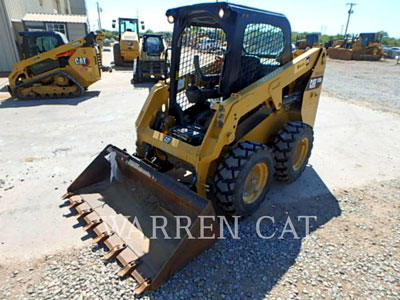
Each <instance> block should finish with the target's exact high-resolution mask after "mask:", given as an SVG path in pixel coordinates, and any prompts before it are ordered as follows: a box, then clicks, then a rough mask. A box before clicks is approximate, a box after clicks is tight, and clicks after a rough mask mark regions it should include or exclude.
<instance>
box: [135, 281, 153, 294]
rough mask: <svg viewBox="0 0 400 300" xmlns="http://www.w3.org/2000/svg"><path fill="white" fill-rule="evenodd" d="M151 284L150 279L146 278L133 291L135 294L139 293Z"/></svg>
mask: <svg viewBox="0 0 400 300" xmlns="http://www.w3.org/2000/svg"><path fill="white" fill-rule="evenodd" d="M150 284H151V280H150V279H149V278H146V279H145V280H144V281H143V282H142V283H141V284H140V285H139V286H138V287H137V288H136V289H135V291H134V293H135V294H137V295H140V294H142V293H144V292H145V291H146V290H147V289H148V288H149V287H150Z"/></svg>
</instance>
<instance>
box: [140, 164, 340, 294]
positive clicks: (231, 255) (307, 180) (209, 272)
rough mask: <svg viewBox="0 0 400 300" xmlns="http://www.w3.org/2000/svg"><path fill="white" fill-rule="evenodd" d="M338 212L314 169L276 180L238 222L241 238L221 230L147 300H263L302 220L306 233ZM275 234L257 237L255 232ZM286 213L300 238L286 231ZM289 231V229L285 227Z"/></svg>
mask: <svg viewBox="0 0 400 300" xmlns="http://www.w3.org/2000/svg"><path fill="white" fill-rule="evenodd" d="M340 214H341V209H340V207H339V204H338V201H337V200H336V198H335V197H334V196H333V195H332V193H331V192H330V191H329V189H328V188H327V186H326V185H325V184H324V182H323V180H322V179H321V178H320V177H319V176H318V174H317V173H316V172H315V171H314V169H313V168H312V167H307V168H306V170H305V172H304V173H303V175H302V177H301V178H299V180H297V181H296V182H294V183H292V184H289V185H286V184H281V183H274V184H273V186H272V188H271V190H270V191H269V193H268V196H267V199H266V201H265V202H264V203H263V205H262V206H261V207H260V209H259V210H258V211H257V212H256V214H255V215H254V216H252V217H251V218H248V219H245V220H243V221H241V222H240V223H239V237H240V239H233V238H232V237H231V236H230V234H229V232H228V231H227V230H225V236H226V237H227V238H226V239H224V240H220V241H218V242H217V243H216V244H215V245H214V246H213V247H212V248H210V249H209V250H207V251H205V252H204V253H202V254H201V255H200V256H199V257H198V258H196V259H195V260H193V261H192V262H191V263H189V264H188V265H187V266H186V267H185V268H184V269H183V270H181V271H180V272H178V273H176V274H175V275H174V276H173V277H172V278H171V279H170V280H169V281H167V282H166V283H164V284H163V285H162V286H161V287H160V288H159V289H158V290H156V291H155V292H152V293H147V294H146V296H147V297H150V299H264V298H265V296H266V295H267V294H268V293H269V291H270V290H271V289H272V288H273V287H274V285H275V284H277V282H278V281H279V280H280V279H281V278H282V276H283V275H284V274H285V273H286V272H287V271H288V269H289V268H290V267H291V266H292V265H293V264H294V263H295V261H296V258H297V256H298V255H299V253H300V250H301V245H302V239H303V238H304V237H305V235H306V231H305V220H304V219H301V220H300V221H299V220H298V217H299V216H316V217H317V221H314V220H313V219H310V233H311V232H313V231H315V230H317V229H318V228H319V227H320V226H322V225H323V224H325V223H327V222H329V220H331V219H332V218H335V217H337V216H339V215H340ZM262 216H269V217H271V218H273V219H274V221H275V222H274V224H273V222H272V220H271V219H268V220H267V219H263V221H261V222H260V233H261V234H262V235H264V236H273V237H272V238H270V239H261V238H259V236H258V235H257V232H256V224H257V220H258V219H259V218H260V217H262ZM288 216H289V217H290V219H291V221H292V224H293V225H294V227H295V229H296V233H297V234H298V237H299V239H294V238H293V234H291V233H285V234H284V235H283V238H282V239H281V238H280V236H281V235H282V232H283V230H284V228H285V223H286V222H287V218H288ZM287 229H290V228H289V227H287Z"/></svg>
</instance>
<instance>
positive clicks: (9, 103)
mask: <svg viewBox="0 0 400 300" xmlns="http://www.w3.org/2000/svg"><path fill="white" fill-rule="evenodd" d="M99 95H100V91H89V92H85V94H84V95H83V96H81V97H77V98H60V99H37V100H15V99H13V98H11V97H10V98H8V99H7V100H4V101H0V108H12V107H31V106H40V105H73V106H76V105H78V104H79V103H81V102H84V101H87V100H89V99H92V98H95V97H98V96H99Z"/></svg>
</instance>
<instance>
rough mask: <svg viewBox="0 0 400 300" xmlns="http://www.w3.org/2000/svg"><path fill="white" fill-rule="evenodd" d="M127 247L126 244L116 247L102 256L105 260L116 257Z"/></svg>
mask: <svg viewBox="0 0 400 300" xmlns="http://www.w3.org/2000/svg"><path fill="white" fill-rule="evenodd" d="M126 247H127V245H126V244H122V245H116V246H114V247H112V248H111V249H110V250H109V251H108V252H107V253H106V254H104V258H105V259H111V258H114V257H116V256H117V255H118V254H119V253H120V252H121V251H122V250H124V249H125V248H126Z"/></svg>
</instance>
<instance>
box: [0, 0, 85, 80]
mask: <svg viewBox="0 0 400 300" xmlns="http://www.w3.org/2000/svg"><path fill="white" fill-rule="evenodd" d="M87 22H88V21H87V14H86V3H85V0H0V53H1V55H0V72H10V71H11V70H12V66H13V64H14V63H16V62H17V61H18V60H19V59H20V55H19V53H20V51H19V49H20V44H21V38H20V36H19V34H18V33H19V32H21V31H25V30H32V31H33V30H53V31H60V32H63V33H65V34H66V36H67V37H68V39H69V40H74V39H77V38H80V37H82V36H84V35H85V34H86V33H87V32H88V24H87Z"/></svg>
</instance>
